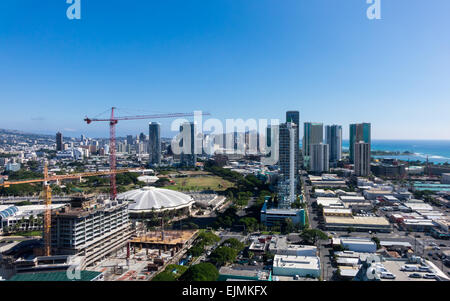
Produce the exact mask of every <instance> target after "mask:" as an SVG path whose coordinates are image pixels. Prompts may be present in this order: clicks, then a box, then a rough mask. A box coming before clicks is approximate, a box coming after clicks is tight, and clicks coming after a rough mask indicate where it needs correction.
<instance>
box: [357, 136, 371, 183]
mask: <svg viewBox="0 0 450 301" xmlns="http://www.w3.org/2000/svg"><path fill="white" fill-rule="evenodd" d="M354 151H355V155H354V156H355V157H354V158H355V175H356V176H358V177H367V176H368V175H369V174H370V143H366V142H364V141H359V142H356V143H355V144H354Z"/></svg>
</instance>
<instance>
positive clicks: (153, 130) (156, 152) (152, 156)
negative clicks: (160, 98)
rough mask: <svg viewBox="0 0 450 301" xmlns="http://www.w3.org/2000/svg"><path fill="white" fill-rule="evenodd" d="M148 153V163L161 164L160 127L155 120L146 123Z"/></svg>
mask: <svg viewBox="0 0 450 301" xmlns="http://www.w3.org/2000/svg"><path fill="white" fill-rule="evenodd" d="M148 133H149V136H148V138H149V139H148V153H149V164H150V165H159V164H161V127H160V124H159V123H157V122H150V123H149V124H148Z"/></svg>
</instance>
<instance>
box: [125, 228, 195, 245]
mask: <svg viewBox="0 0 450 301" xmlns="http://www.w3.org/2000/svg"><path fill="white" fill-rule="evenodd" d="M197 232H198V230H185V231H164V239H163V237H162V233H161V231H153V232H150V233H148V232H147V234H146V235H143V236H138V237H136V238H133V239H132V240H131V241H130V242H132V243H149V244H162V245H178V244H185V243H186V242H187V241H188V240H189V239H191V238H192V237H193V236H194V235H195V234H196V233H197Z"/></svg>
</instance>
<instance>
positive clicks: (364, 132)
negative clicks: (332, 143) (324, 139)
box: [349, 123, 371, 163]
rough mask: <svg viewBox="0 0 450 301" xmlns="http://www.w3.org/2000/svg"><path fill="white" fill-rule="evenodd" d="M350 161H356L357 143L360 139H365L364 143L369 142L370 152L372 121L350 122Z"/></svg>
mask: <svg viewBox="0 0 450 301" xmlns="http://www.w3.org/2000/svg"><path fill="white" fill-rule="evenodd" d="M349 133H350V143H349V150H350V162H351V163H354V162H355V158H354V155H355V150H354V147H355V143H357V142H359V141H363V142H364V143H369V153H370V144H371V125H370V123H357V124H350V132H349Z"/></svg>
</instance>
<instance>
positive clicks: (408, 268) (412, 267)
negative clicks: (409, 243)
mask: <svg viewBox="0 0 450 301" xmlns="http://www.w3.org/2000/svg"><path fill="white" fill-rule="evenodd" d="M400 270H401V271H406V272H415V271H418V270H419V268H418V267H417V266H415V265H404V266H402V267H401V269H400Z"/></svg>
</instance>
